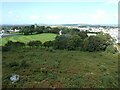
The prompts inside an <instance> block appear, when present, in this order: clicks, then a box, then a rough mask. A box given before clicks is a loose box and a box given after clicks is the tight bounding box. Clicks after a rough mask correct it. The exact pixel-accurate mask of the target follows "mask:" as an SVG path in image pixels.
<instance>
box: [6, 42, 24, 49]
mask: <svg viewBox="0 0 120 90" xmlns="http://www.w3.org/2000/svg"><path fill="white" fill-rule="evenodd" d="M5 46H7V47H11V48H12V47H23V46H25V44H24V43H23V42H13V41H8V42H7V43H6V44H5Z"/></svg>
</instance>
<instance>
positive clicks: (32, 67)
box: [2, 48, 118, 88]
mask: <svg viewBox="0 0 120 90" xmlns="http://www.w3.org/2000/svg"><path fill="white" fill-rule="evenodd" d="M2 55H3V60H2V65H3V78H2V79H3V87H9V88H10V87H18V88H19V87H22V88H25V87H27V88H33V87H34V88H37V87H41V88H45V87H46V88H52V87H57V88H58V87H59V88H65V87H66V88H70V87H78V88H79V87H82V88H91V87H92V88H115V87H118V54H110V53H106V52H82V51H66V50H53V51H51V50H48V49H45V48H23V49H21V48H18V49H13V50H11V51H8V52H3V54H2ZM23 60H24V61H26V63H27V66H26V67H23V66H22V67H21V66H20V65H21V62H22V61H23ZM14 62H16V63H17V64H18V65H15V66H10V65H11V63H14ZM11 74H18V75H20V80H19V81H18V82H16V83H14V84H12V83H11V81H10V80H9V78H10V75H11Z"/></svg>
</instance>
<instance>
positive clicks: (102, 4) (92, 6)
mask: <svg viewBox="0 0 120 90" xmlns="http://www.w3.org/2000/svg"><path fill="white" fill-rule="evenodd" d="M5 1H6V2H1V3H0V4H1V5H2V8H1V9H2V12H1V14H0V15H1V18H2V22H1V24H35V23H37V24H41V23H42V24H66V23H67V24H74V23H82V24H117V23H118V2H117V1H118V0H96V1H95V0H90V1H89V2H88V1H86V0H84V1H83V0H81V2H78V0H77V1H76V2H75V0H74V2H73V1H71V2H61V1H59V2H53V0H52V1H51V2H47V1H46V2H40V1H39V2H38V1H37V0H34V2H33V1H32V0H30V1H32V2H27V1H26V2H22V1H21V2H16V1H15V0H12V2H8V0H5Z"/></svg>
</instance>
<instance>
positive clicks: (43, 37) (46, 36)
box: [0, 33, 56, 46]
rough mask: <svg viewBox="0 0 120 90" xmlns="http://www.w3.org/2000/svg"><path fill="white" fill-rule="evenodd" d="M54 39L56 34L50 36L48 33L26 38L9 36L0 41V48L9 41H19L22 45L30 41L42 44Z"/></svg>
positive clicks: (23, 36)
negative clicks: (37, 41) (38, 41)
mask: <svg viewBox="0 0 120 90" xmlns="http://www.w3.org/2000/svg"><path fill="white" fill-rule="evenodd" d="M55 37H56V34H50V33H44V34H37V35H28V36H25V35H20V36H10V37H5V38H2V39H1V40H0V46H1V45H4V44H5V43H7V42H8V41H9V40H11V41H14V42H16V41H20V42H24V43H27V42H29V41H32V40H40V41H41V42H42V43H43V42H45V41H50V40H54V39H55Z"/></svg>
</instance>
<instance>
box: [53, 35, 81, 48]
mask: <svg viewBox="0 0 120 90" xmlns="http://www.w3.org/2000/svg"><path fill="white" fill-rule="evenodd" d="M81 43H82V40H81V38H80V37H79V36H78V35H71V34H64V35H61V36H58V37H56V39H55V41H54V47H55V49H68V50H75V49H76V48H78V47H81Z"/></svg>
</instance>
